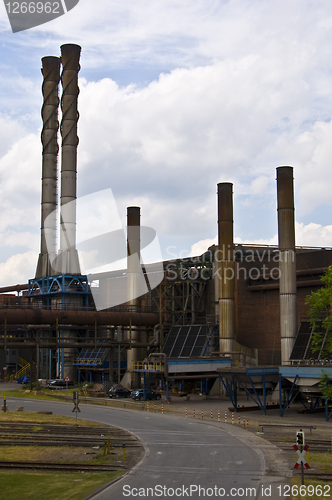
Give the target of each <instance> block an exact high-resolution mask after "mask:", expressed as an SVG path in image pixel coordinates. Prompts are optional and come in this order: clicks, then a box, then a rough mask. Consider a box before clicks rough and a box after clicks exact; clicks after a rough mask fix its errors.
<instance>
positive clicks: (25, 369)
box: [10, 356, 30, 380]
mask: <svg viewBox="0 0 332 500" xmlns="http://www.w3.org/2000/svg"><path fill="white" fill-rule="evenodd" d="M18 363H19V365H21V368H20V369H19V370H18V371H17V372H16V373H13V374H12V375H11V376H10V380H16V379H17V378H20V377H23V376H24V375H29V374H30V363H28V361H25V359H23V358H21V356H20V357H19V358H18Z"/></svg>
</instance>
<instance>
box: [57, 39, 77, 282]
mask: <svg viewBox="0 0 332 500" xmlns="http://www.w3.org/2000/svg"><path fill="white" fill-rule="evenodd" d="M80 54H81V47H80V46H79V45H74V44H66V45H62V46H61V63H62V67H63V69H62V75H61V82H62V87H63V94H62V98H61V109H62V121H61V127H60V131H61V137H62V145H61V196H60V199H61V213H60V265H59V267H60V269H59V267H58V270H60V272H61V273H62V274H80V265H79V261H78V254H77V250H76V178H77V146H78V137H77V122H78V111H77V98H78V94H79V88H78V72H79V70H80V64H79V60H80Z"/></svg>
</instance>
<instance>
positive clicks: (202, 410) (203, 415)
mask: <svg viewBox="0 0 332 500" xmlns="http://www.w3.org/2000/svg"><path fill="white" fill-rule="evenodd" d="M203 419H204V411H203V410H202V420H203Z"/></svg>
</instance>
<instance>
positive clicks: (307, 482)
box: [288, 476, 332, 500]
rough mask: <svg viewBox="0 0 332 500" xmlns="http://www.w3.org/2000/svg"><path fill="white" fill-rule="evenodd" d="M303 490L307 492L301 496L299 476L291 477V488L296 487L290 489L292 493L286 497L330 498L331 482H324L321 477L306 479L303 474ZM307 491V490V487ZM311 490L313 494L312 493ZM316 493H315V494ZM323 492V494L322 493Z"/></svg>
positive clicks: (293, 499)
mask: <svg viewBox="0 0 332 500" xmlns="http://www.w3.org/2000/svg"><path fill="white" fill-rule="evenodd" d="M304 486H305V489H304V492H307V494H306V495H303V496H301V495H300V487H301V478H300V477H293V478H292V481H291V488H292V487H293V488H295V487H297V488H298V491H297V490H294V489H293V491H292V495H291V496H290V497H288V498H290V499H291V500H299V499H300V500H310V499H311V500H318V499H320V500H321V499H322V498H331V497H332V483H331V482H326V481H323V480H321V479H307V478H306V477H305V476H304ZM309 486H310V488H309V492H308V487H309ZM312 492H313V493H314V494H312ZM316 493H317V494H316ZM324 494H325V495H324Z"/></svg>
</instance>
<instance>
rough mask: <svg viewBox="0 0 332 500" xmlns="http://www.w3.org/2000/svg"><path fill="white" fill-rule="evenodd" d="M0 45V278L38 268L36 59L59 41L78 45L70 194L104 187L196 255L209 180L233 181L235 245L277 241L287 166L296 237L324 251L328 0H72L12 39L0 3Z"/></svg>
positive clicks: (211, 192)
mask: <svg viewBox="0 0 332 500" xmlns="http://www.w3.org/2000/svg"><path fill="white" fill-rule="evenodd" d="M0 43H1V55H0V98H1V106H0V130H1V134H0V214H1V215H0V286H4V285H11V284H16V283H25V282H26V281H27V280H28V279H29V278H33V277H34V273H35V268H36V263H37V258H38V253H39V245H40V241H39V240H40V238H39V228H40V186H41V181H40V177H41V143H40V131H41V118H40V108H41V104H42V96H41V83H42V75H41V72H40V67H41V62H40V60H41V58H42V57H44V56H47V55H56V56H58V55H60V48H59V47H60V45H62V44H63V43H77V44H79V45H81V46H82V55H81V71H80V81H79V85H80V96H79V111H80V120H79V137H80V144H79V153H78V196H79V197H82V196H86V195H89V194H93V193H96V192H98V191H99V190H102V189H106V188H107V189H111V190H112V192H113V196H114V199H115V201H116V205H117V208H118V212H119V216H120V219H121V220H122V222H124V221H125V216H126V207H127V206H130V205H138V206H140V207H141V223H142V224H143V225H147V226H150V227H153V228H154V229H156V231H157V233H158V237H159V241H160V244H161V249H162V255H163V258H164V259H169V258H171V257H175V256H180V255H182V256H185V255H188V254H196V255H197V254H200V253H202V252H204V251H205V250H206V248H207V247H208V246H209V245H210V244H211V243H213V242H214V241H215V237H216V234H217V227H216V219H217V215H216V185H217V183H218V182H232V183H233V184H234V223H235V239H236V241H237V242H250V243H253V242H261V243H276V242H277V237H276V234H277V218H276V182H275V177H276V170H275V169H276V167H278V166H280V165H292V166H293V167H294V177H295V196H296V230H297V234H296V240H297V244H298V245H303V246H306V245H308V246H328V247H330V246H332V216H331V203H332V200H331V189H332V179H331V161H332V141H331V138H332V122H331V116H332V92H331V89H332V67H331V65H332V58H331V47H332V4H331V2H330V1H329V0H317V1H315V2H312V0H278V2H272V1H268V0H229V1H224V0H223V1H217V0H182V1H181V2H176V1H173V0H158V1H153V0H138V1H136V2H134V1H132V0H131V1H129V0H99V1H98V2H91V0H80V2H79V4H78V5H77V6H76V7H75V8H74V9H72V10H71V11H70V12H68V13H67V14H65V15H64V16H62V17H59V18H58V19H56V20H54V21H51V22H49V23H47V24H45V25H42V26H39V27H35V28H32V29H30V30H27V31H23V32H20V33H14V34H13V33H12V32H11V29H10V24H9V21H8V18H7V14H6V10H5V7H4V5H3V4H1V6H0ZM106 219H107V218H106ZM106 225H107V222H106ZM106 230H107V228H106Z"/></svg>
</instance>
